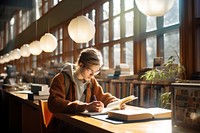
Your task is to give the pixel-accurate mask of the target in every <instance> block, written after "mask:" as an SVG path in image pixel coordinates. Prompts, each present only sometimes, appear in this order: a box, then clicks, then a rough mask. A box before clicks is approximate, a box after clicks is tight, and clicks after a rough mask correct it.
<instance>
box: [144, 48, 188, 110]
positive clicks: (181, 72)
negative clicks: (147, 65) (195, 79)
mask: <svg viewBox="0 0 200 133" xmlns="http://www.w3.org/2000/svg"><path fill="white" fill-rule="evenodd" d="M175 52H176V51H175ZM176 55H177V57H178V59H179V64H175V63H174V62H175V57H174V56H170V57H169V58H168V60H167V62H166V63H164V64H162V66H160V67H155V68H153V69H152V70H148V71H146V72H145V73H144V74H143V75H142V76H141V77H140V78H141V79H144V80H147V81H151V82H160V81H167V82H185V81H186V80H185V78H186V75H185V67H184V66H183V65H182V63H181V60H180V57H179V56H178V54H177V52H176ZM170 102H171V92H165V93H163V94H161V96H160V100H159V106H160V107H162V108H168V109H170V108H171V106H170Z"/></svg>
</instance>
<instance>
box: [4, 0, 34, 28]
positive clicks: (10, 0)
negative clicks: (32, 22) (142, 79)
mask: <svg viewBox="0 0 200 133" xmlns="http://www.w3.org/2000/svg"><path fill="white" fill-rule="evenodd" d="M33 1H35V0H0V31H2V30H3V29H4V26H5V22H7V21H9V20H10V19H11V18H12V17H13V15H14V13H15V12H16V11H18V10H30V9H32V8H33V6H34V2H33Z"/></svg>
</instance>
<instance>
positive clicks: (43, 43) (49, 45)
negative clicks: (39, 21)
mask: <svg viewBox="0 0 200 133" xmlns="http://www.w3.org/2000/svg"><path fill="white" fill-rule="evenodd" d="M57 45H58V42H57V39H56V37H55V36H54V35H52V34H50V33H46V34H45V35H43V36H42V37H41V38H40V48H41V49H42V50H43V51H44V52H53V51H54V50H55V49H56V47H57Z"/></svg>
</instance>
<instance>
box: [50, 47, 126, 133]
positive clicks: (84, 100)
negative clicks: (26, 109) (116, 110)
mask: <svg viewBox="0 0 200 133" xmlns="http://www.w3.org/2000/svg"><path fill="white" fill-rule="evenodd" d="M102 65H103V61H102V55H101V53H100V51H99V50H97V49H95V48H86V49H84V50H82V51H81V52H80V55H79V57H78V59H77V63H76V66H75V65H73V64H70V63H68V64H66V66H65V67H64V68H63V69H62V70H61V72H60V73H58V74H57V75H56V76H55V77H54V78H53V80H52V83H51V86H50V95H49V98H48V107H49V110H50V111H51V112H52V113H78V112H83V111H85V110H87V111H90V112H100V111H102V109H103V108H104V107H106V106H107V105H108V104H109V103H111V102H113V101H116V100H118V99H117V98H116V97H115V96H112V95H111V94H110V93H104V92H103V89H102V87H101V86H100V85H99V84H98V82H97V80H96V79H95V77H94V76H95V75H96V74H98V73H99V71H100V68H101V66H102ZM124 108H125V105H123V106H122V107H121V109H124ZM47 130H48V132H49V133H65V132H72V133H75V132H84V131H82V130H80V129H77V128H76V127H73V125H69V124H67V123H65V122H63V121H61V120H58V119H56V118H52V120H51V122H50V124H49V126H48V128H47Z"/></svg>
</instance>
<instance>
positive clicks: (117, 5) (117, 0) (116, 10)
mask: <svg viewBox="0 0 200 133" xmlns="http://www.w3.org/2000/svg"><path fill="white" fill-rule="evenodd" d="M120 1H121V0H113V16H115V15H117V14H119V13H120V11H121V2H120Z"/></svg>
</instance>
